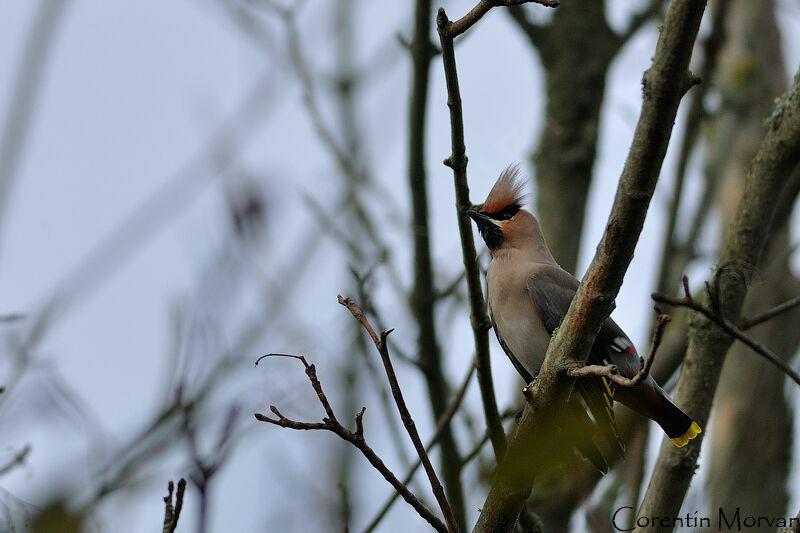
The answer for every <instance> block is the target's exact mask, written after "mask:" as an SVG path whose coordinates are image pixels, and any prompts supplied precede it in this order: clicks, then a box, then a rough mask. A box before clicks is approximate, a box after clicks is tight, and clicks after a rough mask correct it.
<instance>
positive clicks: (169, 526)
mask: <svg viewBox="0 0 800 533" xmlns="http://www.w3.org/2000/svg"><path fill="white" fill-rule="evenodd" d="M174 490H175V484H174V483H173V482H172V481H171V480H170V482H169V483H167V495H166V496H164V528H163V532H164V533H175V528H176V527H178V518H180V516H181V509H183V494H184V492H185V491H186V480H185V479H183V478H181V479H180V481H178V491H177V492H176V493H175V505H174V507H173V504H172V493H173V491H174Z"/></svg>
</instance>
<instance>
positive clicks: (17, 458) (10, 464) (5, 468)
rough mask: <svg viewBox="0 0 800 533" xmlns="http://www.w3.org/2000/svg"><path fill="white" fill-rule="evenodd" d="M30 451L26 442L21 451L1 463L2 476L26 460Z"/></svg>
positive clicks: (0, 473) (0, 472) (0, 471)
mask: <svg viewBox="0 0 800 533" xmlns="http://www.w3.org/2000/svg"><path fill="white" fill-rule="evenodd" d="M0 392H2V391H0ZM30 452H31V445H30V444H26V445H25V446H23V447H22V449H21V450H20V451H18V452H17V453H15V454H14V456H13V457H12V458H11V459H9V460H8V461H7V462H6V464H4V465H0V476H3V475H5V474H7V473H8V472H10V471H11V470H13V469H14V468H15V467H17V466H19V465H21V464H23V463H24V462H25V458H26V457H28V454H29V453H30Z"/></svg>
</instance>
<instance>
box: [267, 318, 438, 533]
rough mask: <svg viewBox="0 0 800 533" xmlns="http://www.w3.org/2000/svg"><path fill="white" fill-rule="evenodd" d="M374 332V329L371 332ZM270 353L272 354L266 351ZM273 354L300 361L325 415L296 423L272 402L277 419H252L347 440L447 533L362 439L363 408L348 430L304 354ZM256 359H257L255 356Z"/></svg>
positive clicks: (409, 501)
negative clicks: (352, 428) (327, 433)
mask: <svg viewBox="0 0 800 533" xmlns="http://www.w3.org/2000/svg"><path fill="white" fill-rule="evenodd" d="M370 329H371V328H370ZM373 333H374V332H373ZM270 355H272V354H270ZM275 355H282V356H287V357H291V358H293V359H298V360H299V361H301V362H302V363H303V365H304V366H305V371H306V375H307V376H308V378H309V381H311V385H312V387H313V388H314V391H315V392H316V393H317V397H318V398H319V400H320V403H321V404H322V405H323V407H324V408H325V412H326V414H328V416H327V417H325V418H323V419H322V422H299V421H297V420H291V419H289V418H286V417H285V416H283V414H281V412H280V411H279V410H278V408H277V407H275V406H274V405H271V406H270V411H272V413H273V414H274V415H275V416H277V418H272V417H270V416H268V415H265V414H262V413H255V417H256V420H259V421H261V422H267V423H269V424H274V425H276V426H280V427H284V428H290V429H297V430H325V431H330V432H332V433H335V434H336V435H338V436H339V437H340V438H341V439H343V440H345V441H347V442H349V443H350V444H352V445H353V446H355V447H356V448H358V450H359V451H360V452H361V453H362V454H363V455H364V457H366V458H367V460H368V461H369V462H370V464H371V465H372V466H373V467H375V469H376V470H377V471H378V472H380V473H381V475H382V476H383V477H384V479H386V481H388V482H389V484H390V485H392V487H394V489H395V490H396V491H397V492H398V493H399V494H400V495H401V496H402V497H403V499H404V500H405V501H406V502H408V504H409V505H411V507H413V508H414V510H415V511H417V513H418V514H419V515H420V516H421V517H422V518H424V519H425V520H426V521H427V522H428V523H429V524H430V525H431V526H432V527H433V528H434V529H436V531H440V532H442V533H444V532H448V531H450V530H448V528H447V527H446V526H445V525H444V523H443V522H442V521H441V520H439V518H437V517H436V516H435V515H434V514H433V513H432V512H431V511H430V510H429V509H428V508H427V507H425V505H424V504H423V503H422V502H421V501H419V499H418V498H417V497H416V496H415V495H414V494H413V493H412V492H411V491H410V490H409V489H408V487H407V486H406V485H405V484H403V483H402V482H401V481H400V480H399V479H397V476H395V475H394V473H393V472H392V471H391V470H389V468H388V467H387V466H386V464H384V462H383V460H382V459H381V458H380V457H379V456H378V455H377V454H376V453H375V452H374V451H373V450H372V448H370V447H369V445H368V444H367V442H366V441H365V440H364V424H363V416H364V410H365V409H362V410H361V411H360V412H359V413H358V414H357V415H356V431H355V432H352V431H350V430H349V429H347V428H346V427H344V426H343V425H342V424H340V423H339V421H338V420H337V419H336V417H335V416H333V410H332V409H331V411H330V412H329V411H328V409H329V408H330V403H329V402H328V398H327V396H325V393H324V392H323V390H322V385H321V384H320V382H319V379H318V378H317V370H316V368H315V367H314V365H313V364H309V363H308V361H306V359H305V357H303V356H301V355H289V354H275ZM259 360H260V359H259Z"/></svg>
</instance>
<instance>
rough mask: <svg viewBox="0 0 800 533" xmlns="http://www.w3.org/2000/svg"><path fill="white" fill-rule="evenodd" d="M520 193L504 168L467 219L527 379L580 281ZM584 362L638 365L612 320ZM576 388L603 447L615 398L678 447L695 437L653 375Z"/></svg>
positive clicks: (610, 440)
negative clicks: (622, 384) (486, 256)
mask: <svg viewBox="0 0 800 533" xmlns="http://www.w3.org/2000/svg"><path fill="white" fill-rule="evenodd" d="M523 190H524V187H523V183H522V181H521V180H520V179H519V171H518V169H517V168H516V167H515V166H512V167H509V168H507V169H506V170H504V171H503V173H502V174H501V175H500V177H499V178H498V180H497V182H496V183H495V185H494V187H492V190H491V192H490V193H489V196H488V197H487V199H486V202H485V203H484V204H483V206H482V207H481V209H480V210H479V211H471V212H470V213H469V214H470V216H471V217H472V218H473V220H475V222H476V224H477V225H478V230H479V232H480V233H481V236H482V237H483V239H484V241H485V242H486V245H487V246H488V248H489V253H490V255H491V258H492V259H491V262H490V263H489V269H488V271H487V274H486V279H487V284H488V303H489V310H490V315H491V318H492V325H493V326H494V330H495V333H496V334H497V337H498V339H499V340H500V344H501V346H502V347H503V350H504V351H505V352H506V354H507V355H508V357H509V358H510V359H511V361H512V363H513V364H514V366H515V367H516V369H517V370H518V371H519V372H520V374H521V375H522V376H523V378H524V379H525V380H526V381H530V380H531V379H532V378H533V376H535V375H536V373H537V372H538V371H539V368H540V367H541V365H542V362H543V361H544V356H545V353H546V352H547V347H548V345H549V343H550V336H551V335H552V333H553V331H554V330H555V329H556V328H557V327H558V325H559V324H560V322H561V319H562V318H563V317H564V315H565V314H566V312H567V309H568V308H569V304H570V302H571V301H572V298H573V296H574V295H575V292H576V290H577V288H578V285H579V282H578V280H577V279H575V278H574V277H573V276H572V275H570V274H569V273H568V272H566V271H565V270H563V269H562V268H561V267H560V266H559V265H558V264H557V263H556V261H555V259H554V258H553V256H552V254H551V253H550V250H549V248H548V247H547V243H546V241H545V239H544V235H543V234H542V230H541V227H540V226H539V221H538V220H536V217H534V216H533V215H532V214H531V213H529V212H528V211H526V210H524V209H522V202H523V199H524V195H523ZM588 362H589V363H590V364H606V363H612V364H615V365H617V368H618V369H619V371H620V373H621V374H622V375H624V376H627V377H633V376H634V375H635V374H636V373H637V372H638V370H639V366H640V358H639V355H638V353H637V352H636V349H635V348H634V346H633V343H632V342H631V341H630V339H629V338H628V336H627V335H625V333H624V332H623V331H622V329H620V327H619V326H618V325H617V324H616V323H615V322H614V321H613V320H612V319H610V318H608V319H606V321H605V322H604V323H603V325H602V326H601V328H600V331H599V333H598V334H597V337H596V338H595V342H594V344H593V345H592V348H591V351H590V354H589V358H588ZM576 389H577V390H578V391H579V392H580V393H581V397H582V398H583V400H584V402H585V403H586V405H587V406H588V408H589V410H590V412H591V413H592V416H593V418H594V423H595V424H596V426H597V428H598V430H599V432H600V433H601V435H602V437H603V438H602V439H601V440H602V441H605V446H604V447H606V449H607V448H608V446H611V447H612V449H616V451H618V452H621V450H622V448H621V445H620V444H619V440H618V436H617V432H616V425H615V423H614V411H613V410H612V406H613V401H614V400H617V401H620V402H622V403H623V404H625V405H627V406H628V407H630V408H632V409H634V410H635V411H637V412H639V413H641V414H643V415H645V416H647V417H648V418H651V419H652V420H655V421H656V422H657V423H658V424H659V425H660V426H661V427H662V428H663V429H664V431H665V432H666V433H667V435H668V436H669V437H670V439H671V440H672V442H673V443H675V445H676V446H684V445H685V444H686V443H687V442H688V441H689V440H690V439H692V438H694V437H695V436H696V435H697V434H698V433H699V432H700V427H699V426H698V425H697V424H696V423H695V422H694V421H692V419H691V418H690V417H689V416H687V415H686V414H685V413H683V411H681V410H680V409H679V408H678V407H676V406H675V405H674V404H673V403H672V401H671V400H670V399H669V396H667V394H666V393H665V392H664V391H663V390H662V389H661V387H659V386H658V384H657V383H656V382H655V380H653V378H652V377H648V378H647V379H646V380H645V381H643V382H642V383H641V384H639V385H637V386H635V387H632V388H625V389H623V388H619V387H618V388H616V390H615V388H614V387H613V386H612V384H611V383H609V382H608V380H606V379H605V378H600V377H590V378H582V379H579V380H578V381H577V384H576ZM570 412H571V413H574V412H575V409H571V411H570ZM582 451H584V455H586V451H585V450H583V448H582ZM587 457H589V456H588V455H587ZM589 458H590V459H591V457H589ZM592 460H593V462H595V463H596V461H594V459H592Z"/></svg>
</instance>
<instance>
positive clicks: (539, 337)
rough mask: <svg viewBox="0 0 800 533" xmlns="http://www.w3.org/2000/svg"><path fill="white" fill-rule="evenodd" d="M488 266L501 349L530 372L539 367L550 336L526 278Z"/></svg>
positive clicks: (491, 308) (489, 296)
mask: <svg viewBox="0 0 800 533" xmlns="http://www.w3.org/2000/svg"><path fill="white" fill-rule="evenodd" d="M493 263H494V262H493ZM492 266H493V265H491V264H490V266H489V271H488V272H487V276H486V277H487V283H488V300H489V309H490V312H491V314H492V321H493V323H494V328H495V332H496V333H497V336H498V338H499V339H500V341H501V344H504V345H505V346H504V349H505V350H507V351H510V352H511V353H510V354H508V355H509V357H513V358H514V359H516V360H517V362H518V363H519V364H520V365H522V366H523V367H524V368H525V370H526V371H527V372H528V373H529V374H531V375H534V374H536V372H538V371H539V368H540V367H541V366H542V362H543V361H544V356H545V353H546V352H547V346H548V345H549V344H550V335H549V334H548V333H547V331H546V330H545V328H544V324H543V323H542V321H541V319H540V317H539V313H538V311H537V310H536V308H535V306H534V305H533V302H532V301H531V298H530V295H529V294H528V289H527V285H526V283H527V277H519V278H520V279H518V277H517V276H514V275H507V274H506V273H504V272H503V271H502V269H500V270H499V271H498V269H497V268H492ZM495 266H496V265H495Z"/></svg>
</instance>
